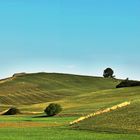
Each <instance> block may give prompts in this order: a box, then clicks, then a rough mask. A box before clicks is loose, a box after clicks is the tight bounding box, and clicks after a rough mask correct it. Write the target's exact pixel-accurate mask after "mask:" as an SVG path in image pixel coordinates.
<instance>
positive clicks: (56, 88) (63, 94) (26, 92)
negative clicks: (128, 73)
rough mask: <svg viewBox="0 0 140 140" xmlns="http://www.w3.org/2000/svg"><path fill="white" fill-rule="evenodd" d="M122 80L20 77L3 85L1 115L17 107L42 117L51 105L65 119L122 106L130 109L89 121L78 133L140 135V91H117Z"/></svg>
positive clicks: (42, 75)
mask: <svg viewBox="0 0 140 140" xmlns="http://www.w3.org/2000/svg"><path fill="white" fill-rule="evenodd" d="M120 82H121V80H117V79H111V78H102V77H91V76H80V75H71V74H59V73H34V74H18V75H17V74H16V75H14V76H13V77H11V78H7V79H4V80H1V81H0V103H1V104H0V111H4V110H5V109H8V108H9V107H11V106H16V107H17V108H19V109H20V111H21V112H22V113H27V112H30V113H36V114H38V113H42V112H43V110H44V108H45V107H46V106H47V105H48V104H49V103H51V102H54V103H59V104H61V105H62V107H63V111H62V112H61V114H60V116H61V115H62V116H63V115H69V116H73V115H74V116H77V115H78V116H77V118H78V117H79V116H84V115H87V114H89V113H94V112H97V111H99V110H103V109H106V108H109V107H112V106H114V105H116V104H120V103H122V102H125V101H129V102H131V104H130V105H129V106H127V107H123V108H121V109H118V110H114V111H111V112H107V113H104V114H101V115H98V116H95V117H91V118H89V119H86V120H84V121H82V122H80V123H78V124H75V125H73V126H72V128H74V129H78V130H79V129H80V130H91V131H100V132H115V133H139V132H140V123H139V122H140V119H139V116H140V87H139V86H137V87H127V88H116V85H118V84H119V83H120Z"/></svg>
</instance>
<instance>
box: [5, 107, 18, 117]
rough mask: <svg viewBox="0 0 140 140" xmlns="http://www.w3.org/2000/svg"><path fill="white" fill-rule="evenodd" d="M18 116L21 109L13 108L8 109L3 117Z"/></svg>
mask: <svg viewBox="0 0 140 140" xmlns="http://www.w3.org/2000/svg"><path fill="white" fill-rule="evenodd" d="M16 114H20V111H19V109H17V108H15V107H12V108H10V109H8V110H7V111H6V112H5V113H4V114H3V115H16Z"/></svg>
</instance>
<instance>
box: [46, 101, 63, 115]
mask: <svg viewBox="0 0 140 140" xmlns="http://www.w3.org/2000/svg"><path fill="white" fill-rule="evenodd" d="M61 111H62V107H61V106H60V105H59V104H55V103H51V104H49V106H48V107H46V109H45V110H44V112H45V113H46V114H47V116H55V115H57V114H58V113H60V112H61Z"/></svg>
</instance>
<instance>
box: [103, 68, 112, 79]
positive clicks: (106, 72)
mask: <svg viewBox="0 0 140 140" xmlns="http://www.w3.org/2000/svg"><path fill="white" fill-rule="evenodd" d="M113 74H114V71H113V70H112V69H111V68H106V69H105V70H104V73H103V76H104V77H105V78H113V77H114V76H113Z"/></svg>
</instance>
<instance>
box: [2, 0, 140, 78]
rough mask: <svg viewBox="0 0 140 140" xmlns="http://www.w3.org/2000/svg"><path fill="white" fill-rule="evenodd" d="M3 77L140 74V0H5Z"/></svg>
mask: <svg viewBox="0 0 140 140" xmlns="http://www.w3.org/2000/svg"><path fill="white" fill-rule="evenodd" d="M0 64H1V67H0V77H1V78H3V77H7V76H10V75H12V74H13V73H16V72H24V71H25V72H39V71H46V72H64V73H76V74H85V75H100V76H102V72H103V70H104V69H105V68H106V67H111V68H113V69H114V71H115V75H116V77H119V78H126V77H129V78H130V79H140V0H3V1H2V0H1V1H0Z"/></svg>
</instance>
